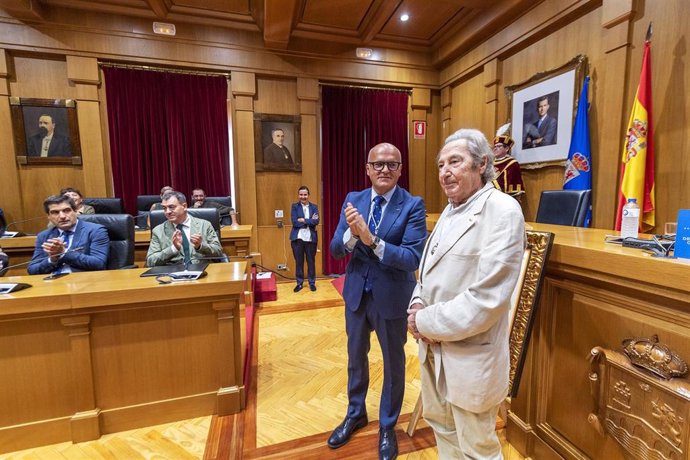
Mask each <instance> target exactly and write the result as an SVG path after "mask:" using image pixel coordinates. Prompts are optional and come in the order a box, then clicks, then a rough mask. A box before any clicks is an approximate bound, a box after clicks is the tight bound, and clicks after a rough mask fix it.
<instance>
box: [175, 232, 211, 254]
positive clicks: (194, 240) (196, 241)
mask: <svg viewBox="0 0 690 460" xmlns="http://www.w3.org/2000/svg"><path fill="white" fill-rule="evenodd" d="M202 241H203V238H202V237H201V235H200V234H199V233H195V234H193V235H191V236H190V237H189V242H190V243H191V245H192V246H194V249H196V250H197V251H198V250H199V248H201V242H202ZM172 244H173V246H175V249H177V250H178V251H181V250H182V230H175V233H173V237H172Z"/></svg>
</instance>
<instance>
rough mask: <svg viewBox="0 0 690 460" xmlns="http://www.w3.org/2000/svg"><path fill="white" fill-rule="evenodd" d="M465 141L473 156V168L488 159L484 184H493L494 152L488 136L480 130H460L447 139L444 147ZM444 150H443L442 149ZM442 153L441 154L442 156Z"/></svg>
mask: <svg viewBox="0 0 690 460" xmlns="http://www.w3.org/2000/svg"><path fill="white" fill-rule="evenodd" d="M458 141H465V142H466V143H467V150H468V151H469V152H470V155H471V156H472V167H474V168H479V167H480V166H481V164H482V160H483V159H484V158H486V169H485V170H484V174H482V182H483V183H485V184H486V183H487V182H491V181H492V180H494V179H495V178H496V170H495V169H494V152H493V150H492V149H491V146H490V145H489V141H487V140H486V136H484V134H483V133H482V132H481V131H479V130H478V129H469V128H464V129H459V130H457V131H455V132H454V133H453V134H451V135H450V136H448V137H447V138H446V141H445V142H444V143H443V147H444V148H445V146H447V145H448V144H451V143H454V142H458ZM441 150H443V149H441ZM440 153H441V152H439V154H440ZM436 160H437V161H438V155H437V156H436Z"/></svg>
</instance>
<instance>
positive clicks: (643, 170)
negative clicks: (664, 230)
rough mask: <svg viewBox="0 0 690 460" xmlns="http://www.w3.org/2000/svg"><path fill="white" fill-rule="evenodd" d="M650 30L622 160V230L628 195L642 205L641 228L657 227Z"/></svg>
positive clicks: (618, 217) (618, 225) (618, 213)
mask: <svg viewBox="0 0 690 460" xmlns="http://www.w3.org/2000/svg"><path fill="white" fill-rule="evenodd" d="M651 30H652V25H651V24H650V25H649V30H648V31H647V37H646V39H645V42H644V55H643V56H642V72H641V74H640V84H639V86H638V87H637V93H636V94H635V102H634V103H633V108H632V113H631V114H630V121H629V122H628V131H627V133H626V137H625V145H624V146H623V158H622V159H621V181H620V190H619V193H618V210H617V211H616V230H620V229H621V218H622V214H623V206H625V203H627V201H628V198H636V199H637V202H638V203H639V205H640V211H641V219H640V229H641V231H643V232H646V231H649V230H651V229H652V228H654V131H653V130H652V69H651V67H652V65H651V64H652V63H651Z"/></svg>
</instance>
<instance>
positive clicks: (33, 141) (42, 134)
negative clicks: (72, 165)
mask: <svg viewBox="0 0 690 460" xmlns="http://www.w3.org/2000/svg"><path fill="white" fill-rule="evenodd" d="M29 156H30V157H43V158H47V157H71V156H72V145H71V144H70V142H69V139H68V138H66V137H65V136H63V135H61V134H59V133H56V132H55V122H54V121H53V117H51V116H50V115H41V116H40V117H39V119H38V133H36V134H34V135H33V136H31V137H30V138H29Z"/></svg>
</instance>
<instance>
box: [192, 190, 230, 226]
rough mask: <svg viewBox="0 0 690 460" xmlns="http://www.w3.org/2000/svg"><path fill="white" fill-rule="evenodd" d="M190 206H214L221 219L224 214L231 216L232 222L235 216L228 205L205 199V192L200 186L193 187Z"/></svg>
mask: <svg viewBox="0 0 690 460" xmlns="http://www.w3.org/2000/svg"><path fill="white" fill-rule="evenodd" d="M192 207H193V208H215V209H217V210H218V214H219V215H220V217H221V219H222V218H223V217H225V216H232V217H233V219H232V220H233V223H235V222H234V220H235V218H234V215H235V210H234V209H233V208H231V207H230V206H225V205H222V204H220V203H217V202H215V201H209V200H207V199H206V192H204V189H202V188H195V189H194V190H192Z"/></svg>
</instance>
